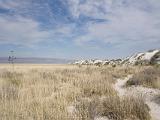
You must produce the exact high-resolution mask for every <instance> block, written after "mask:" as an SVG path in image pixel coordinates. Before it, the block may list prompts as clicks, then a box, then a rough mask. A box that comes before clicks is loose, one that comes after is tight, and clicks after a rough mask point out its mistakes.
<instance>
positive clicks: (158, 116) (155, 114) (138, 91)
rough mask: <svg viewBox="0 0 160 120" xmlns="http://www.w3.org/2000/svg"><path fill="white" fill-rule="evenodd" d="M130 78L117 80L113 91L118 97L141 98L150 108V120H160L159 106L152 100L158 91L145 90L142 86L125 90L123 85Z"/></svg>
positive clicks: (159, 92) (159, 91)
mask: <svg viewBox="0 0 160 120" xmlns="http://www.w3.org/2000/svg"><path fill="white" fill-rule="evenodd" d="M131 77H132V76H131V75H129V76H127V77H126V78H125V79H123V80H122V79H118V80H117V82H116V84H115V85H114V88H115V90H116V91H117V92H118V94H119V96H120V97H122V96H127V95H132V96H136V97H137V96H142V97H143V98H144V100H145V102H146V104H147V105H148V106H149V108H150V114H151V117H152V120H160V105H158V104H156V103H155V101H154V100H153V99H154V97H155V96H156V95H157V94H160V90H158V89H152V88H145V87H142V86H136V87H135V86H134V87H129V88H125V87H124V85H125V83H126V82H127V80H129V78H131Z"/></svg>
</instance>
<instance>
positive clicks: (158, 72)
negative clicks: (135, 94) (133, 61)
mask: <svg viewBox="0 0 160 120" xmlns="http://www.w3.org/2000/svg"><path fill="white" fill-rule="evenodd" d="M132 85H143V86H145V87H153V88H159V89H160V68H156V67H147V68H144V69H143V70H142V71H140V72H137V73H135V74H134V75H133V77H132V78H130V79H129V80H128V81H127V82H126V86H132Z"/></svg>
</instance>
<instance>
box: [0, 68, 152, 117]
mask: <svg viewBox="0 0 160 120" xmlns="http://www.w3.org/2000/svg"><path fill="white" fill-rule="evenodd" d="M133 71H134V69H132V68H123V67H115V68H112V67H95V66H83V67H78V66H72V65H59V66H58V65H16V66H15V71H14V72H13V71H12V70H11V68H10V66H8V65H2V66H1V68H0V118H1V119H2V120H94V118H95V117H96V116H107V117H108V118H110V119H115V120H124V119H129V118H130V119H133V120H135V119H136V120H138V119H139V120H150V115H149V109H147V107H146V105H145V103H144V101H143V100H142V99H141V98H133V97H124V98H119V97H118V95H117V92H116V91H115V90H114V88H113V87H112V86H113V84H114V83H115V79H116V78H119V77H124V76H126V75H128V74H130V73H132V72H133ZM137 99H138V100H137ZM69 107H71V108H73V109H74V110H69Z"/></svg>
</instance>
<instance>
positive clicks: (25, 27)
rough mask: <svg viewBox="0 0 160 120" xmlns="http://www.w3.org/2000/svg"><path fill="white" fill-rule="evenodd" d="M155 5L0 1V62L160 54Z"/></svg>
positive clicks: (123, 0) (108, 0)
mask: <svg viewBox="0 0 160 120" xmlns="http://www.w3.org/2000/svg"><path fill="white" fill-rule="evenodd" d="M159 13H160V1H159V0H0V56H1V57H2V56H8V55H9V51H10V50H14V51H15V53H16V56H18V57H49V58H67V59H82V58H85V59H86V58H87V59H88V58H102V59H104V58H119V57H125V56H128V55H130V54H133V53H135V52H140V51H146V50H149V49H155V48H158V49H159V48H160V14H159Z"/></svg>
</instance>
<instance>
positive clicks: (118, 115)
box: [75, 95, 150, 120]
mask: <svg viewBox="0 0 160 120" xmlns="http://www.w3.org/2000/svg"><path fill="white" fill-rule="evenodd" d="M75 108H76V112H75V114H76V116H77V117H76V118H77V120H93V119H94V118H95V117H96V116H102V117H104V116H105V117H107V118H108V119H111V120H125V119H127V120H128V119H131V120H150V114H149V108H148V106H147V105H146V104H145V103H144V101H143V100H142V99H141V98H134V97H124V98H122V99H121V98H119V97H118V96H116V95H115V96H107V97H104V98H101V99H98V98H96V99H93V100H88V99H81V101H79V102H78V103H77V104H76V107H75Z"/></svg>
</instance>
